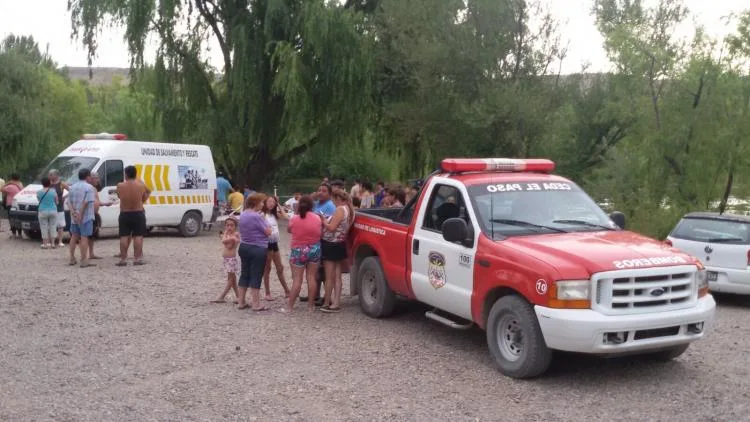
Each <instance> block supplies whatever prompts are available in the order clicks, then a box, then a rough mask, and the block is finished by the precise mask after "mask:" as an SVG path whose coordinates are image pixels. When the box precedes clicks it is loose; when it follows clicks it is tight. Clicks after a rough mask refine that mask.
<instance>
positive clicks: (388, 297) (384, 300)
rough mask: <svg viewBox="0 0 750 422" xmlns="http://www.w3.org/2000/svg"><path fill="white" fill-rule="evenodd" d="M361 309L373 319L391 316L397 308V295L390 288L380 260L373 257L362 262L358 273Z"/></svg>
mask: <svg viewBox="0 0 750 422" xmlns="http://www.w3.org/2000/svg"><path fill="white" fill-rule="evenodd" d="M357 281H358V283H359V307H360V308H362V311H363V312H364V313H365V314H366V315H367V316H370V317H373V318H383V317H387V316H389V315H391V314H392V313H393V309H394V307H395V306H396V295H395V294H393V290H391V288H390V287H389V286H388V282H387V281H386V279H385V274H383V267H382V266H381V265H380V258H378V257H375V256H371V257H367V258H365V259H364V260H363V261H362V264H360V266H359V271H358V272H357Z"/></svg>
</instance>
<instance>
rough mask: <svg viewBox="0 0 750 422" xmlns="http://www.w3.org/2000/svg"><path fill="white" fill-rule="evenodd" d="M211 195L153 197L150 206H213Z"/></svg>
mask: <svg viewBox="0 0 750 422" xmlns="http://www.w3.org/2000/svg"><path fill="white" fill-rule="evenodd" d="M211 203H213V200H212V198H211V195H159V194H156V195H151V196H149V198H148V204H149V205H178V204H211Z"/></svg>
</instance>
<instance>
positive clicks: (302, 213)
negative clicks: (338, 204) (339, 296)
mask: <svg viewBox="0 0 750 422" xmlns="http://www.w3.org/2000/svg"><path fill="white" fill-rule="evenodd" d="M287 232H289V233H290V234H291V235H292V239H291V247H292V250H291V254H290V255H289V266H290V267H291V268H292V290H291V292H290V293H289V300H288V301H287V305H286V308H282V309H280V310H279V311H280V312H285V313H289V312H292V309H294V303H295V302H296V301H297V297H298V296H299V292H300V290H302V278H303V276H306V278H307V294H308V297H312V298H314V297H317V295H318V292H317V290H318V283H317V281H316V280H315V275H316V274H317V272H318V266H319V265H320V257H321V249H320V234H321V231H320V218H319V217H318V216H317V215H315V214H314V213H313V201H312V198H310V196H308V195H305V196H303V197H301V198H300V199H299V202H298V203H297V214H296V215H294V216H293V217H292V219H291V221H289V227H288V228H287ZM307 306H308V309H309V310H310V311H314V310H315V301H309V302H308V305H307Z"/></svg>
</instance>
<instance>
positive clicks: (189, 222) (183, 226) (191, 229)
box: [179, 211, 203, 237]
mask: <svg viewBox="0 0 750 422" xmlns="http://www.w3.org/2000/svg"><path fill="white" fill-rule="evenodd" d="M202 225H203V221H202V220H201V215H200V214H199V213H198V212H197V211H188V212H186V213H185V215H183V216H182V222H180V227H179V229H180V234H181V235H183V236H185V237H195V236H198V233H200V232H201V226H202Z"/></svg>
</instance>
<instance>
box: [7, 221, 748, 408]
mask: <svg viewBox="0 0 750 422" xmlns="http://www.w3.org/2000/svg"><path fill="white" fill-rule="evenodd" d="M282 231H283V230H282ZM7 235H8V233H7V226H6V231H5V232H3V233H0V237H1V239H0V254H1V255H0V256H2V262H3V264H2V270H1V271H2V273H1V274H0V279H1V282H0V420H3V421H19V420H75V421H78V420H96V421H99V420H116V421H125V420H137V421H147V420H180V421H182V420H281V421H286V420H294V421H296V420H367V421H374V420H419V421H426V420H429V421H432V420H459V421H462V420H511V419H513V420H544V421H563V420H607V421H610V420H640V421H643V420H675V421H677V420H679V421H688V420H690V421H693V420H726V421H730V420H731V421H739V420H750V377H748V372H750V365H748V363H750V299H744V298H737V297H722V298H718V299H719V303H720V307H719V309H718V315H717V316H718V321H717V328H716V331H715V332H713V333H712V334H711V335H710V336H709V337H708V338H707V339H705V340H703V341H701V342H698V343H696V344H694V345H693V346H692V347H691V348H690V349H689V351H688V352H687V353H686V354H684V355H683V356H682V357H680V358H679V359H678V360H676V361H674V362H670V363H667V364H655V363H648V362H643V361H639V360H638V359H634V358H629V359H617V360H601V359H595V358H587V357H581V356H573V355H562V356H558V358H557V359H556V361H555V363H554V366H553V368H552V370H551V371H550V372H549V373H548V374H547V375H546V376H544V377H543V378H539V379H535V380H527V381H516V380H512V379H509V378H505V377H503V376H502V375H500V374H499V373H498V372H496V371H495V370H494V369H493V367H492V364H491V362H490V359H489V356H488V351H487V348H486V344H485V339H484V333H483V332H481V331H479V330H473V331H469V332H462V331H454V330H451V329H450V328H447V327H444V326H442V325H439V324H437V323H435V322H432V321H430V320H428V319H426V318H424V317H423V315H422V313H423V309H420V307H419V306H410V307H407V308H406V309H404V310H403V311H402V312H400V313H399V315H397V316H394V317H392V318H389V319H385V320H373V319H370V318H367V317H365V316H364V315H363V314H362V313H360V311H359V310H358V307H357V301H356V298H348V297H347V299H346V300H345V302H344V304H343V306H344V309H343V311H342V312H341V313H340V314H334V315H326V314H321V313H314V314H309V313H307V312H299V313H297V314H295V315H291V316H288V315H283V314H279V313H277V312H269V313H264V314H253V313H252V312H249V311H238V310H236V309H234V308H233V306H232V305H231V304H229V303H227V304H220V305H216V304H209V303H208V301H209V300H210V299H212V298H213V297H214V296H215V295H216V294H217V293H218V292H219V290H220V289H221V287H222V286H223V282H224V280H223V274H222V270H221V266H220V257H219V251H220V245H219V241H218V238H217V233H216V231H214V232H210V233H204V234H203V235H201V236H199V237H197V238H192V239H184V238H180V237H178V236H176V235H171V234H168V233H167V234H158V235H156V236H154V237H151V238H148V239H146V255H147V259H148V260H149V264H148V265H146V266H143V267H133V266H128V267H126V268H119V267H115V265H114V264H115V262H116V259H115V258H112V257H111V256H112V255H113V254H114V253H115V252H116V250H117V240H116V239H113V238H109V239H103V240H101V241H99V242H98V243H97V250H98V253H99V254H100V255H103V256H105V257H109V258H105V259H104V260H103V261H101V262H99V265H98V267H97V268H88V269H80V268H78V267H68V266H67V265H66V263H67V261H66V252H63V251H60V250H56V251H44V250H40V249H39V247H38V245H37V243H36V242H31V241H11V240H8V239H7ZM285 243H286V240H285V239H282V247H284V246H285ZM283 252H284V253H285V254H286V253H288V249H286V248H285V249H284V250H283ZM287 274H288V268H287ZM344 284H345V286H346V285H347V281H346V280H345V281H344ZM273 289H274V291H275V293H276V294H277V295H278V294H280V292H281V288H280V286H279V285H278V284H277V283H274V284H273ZM346 291H347V290H346V289H345V293H346ZM274 306H275V307H278V306H281V300H277V301H276V302H275V303H274Z"/></svg>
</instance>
